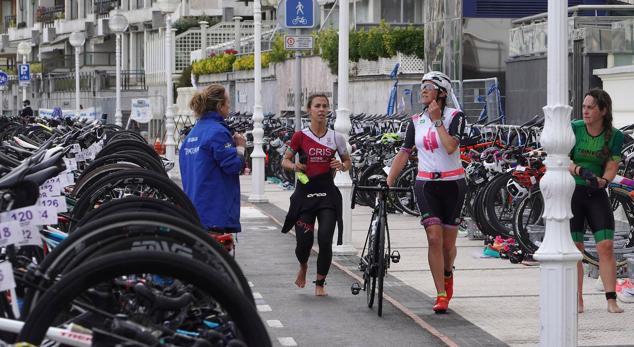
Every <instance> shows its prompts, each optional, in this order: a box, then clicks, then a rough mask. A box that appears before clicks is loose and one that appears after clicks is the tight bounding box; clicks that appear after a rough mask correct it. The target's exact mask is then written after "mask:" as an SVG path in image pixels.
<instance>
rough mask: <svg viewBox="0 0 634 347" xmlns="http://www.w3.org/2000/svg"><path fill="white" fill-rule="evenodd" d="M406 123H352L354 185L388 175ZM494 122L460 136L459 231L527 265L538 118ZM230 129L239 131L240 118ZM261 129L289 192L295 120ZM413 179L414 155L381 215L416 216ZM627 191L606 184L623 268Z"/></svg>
mask: <svg viewBox="0 0 634 347" xmlns="http://www.w3.org/2000/svg"><path fill="white" fill-rule="evenodd" d="M242 116H243V117H244V115H242ZM247 118H248V117H247ZM333 118H334V117H331V121H332V122H334V119H333ZM236 119H238V118H236ZM408 120H409V117H407V116H405V115H402V116H393V115H392V116H388V115H367V114H356V115H352V116H351V123H352V128H351V131H350V134H349V136H350V140H349V142H350V145H351V157H352V162H353V167H352V170H351V171H350V174H351V177H352V180H353V182H355V183H356V184H357V185H359V186H366V187H367V186H371V185H372V180H374V181H376V178H377V176H382V177H386V176H387V173H388V172H389V167H390V165H391V162H392V160H393V158H394V156H395V155H396V153H398V151H399V149H400V147H401V145H402V141H403V137H404V132H405V126H406V124H407V121H408ZM499 121H500V120H499V119H495V120H491V121H489V122H486V123H485V120H483V121H481V122H479V123H475V124H471V125H469V126H468V127H467V129H466V132H467V134H466V137H465V138H463V141H462V145H461V148H460V150H461V159H462V162H463V166H464V167H465V170H466V173H467V183H468V191H467V198H466V203H465V206H464V209H463V213H462V216H463V221H464V222H463V224H462V229H463V230H466V231H467V233H468V234H469V236H470V237H471V238H473V239H483V240H485V242H486V243H492V242H493V240H494V239H495V238H496V237H498V238H500V237H501V238H502V239H509V238H512V239H513V240H514V241H512V242H513V243H514V245H515V247H514V250H515V251H516V252H514V257H513V258H512V260H513V261H514V262H521V261H522V260H523V259H524V258H529V259H530V257H531V255H532V254H533V253H534V252H535V251H536V250H537V249H538V248H539V246H540V244H541V241H542V239H543V237H544V230H545V227H544V221H543V219H542V218H541V216H542V214H543V208H544V203H543V197H542V195H541V192H540V190H539V181H540V179H541V177H542V176H543V175H544V174H545V172H546V166H545V165H544V160H545V158H546V154H545V153H544V152H543V151H542V150H541V147H540V144H539V136H540V134H541V129H542V127H543V117H540V116H535V117H534V118H533V119H531V120H529V121H527V122H526V123H524V124H521V125H501V124H498V122H499ZM236 124H244V119H240V122H236ZM247 124H248V123H247ZM303 125H305V124H303ZM331 125H332V124H331ZM247 127H248V126H247ZM633 129H634V127H633V126H630V127H625V128H623V129H621V130H622V131H624V132H625V134H626V143H625V146H624V148H623V157H622V158H623V159H622V161H621V164H620V169H619V175H620V176H622V177H632V176H634V172H633V166H634V162H632V160H631V159H632V155H631V153H632V152H633V151H634V150H633V148H634V147H633V146H634V145H632V142H634V140H633V139H632V137H630V136H629V133H631V132H632V130H633ZM264 130H265V141H264V142H265V144H264V147H265V152H266V153H267V159H268V160H267V171H266V173H267V177H271V176H274V177H276V178H278V179H279V180H280V181H282V182H286V183H285V184H286V185H292V184H293V182H294V176H293V173H292V172H286V171H284V170H283V169H282V168H281V166H280V162H281V158H282V156H283V154H284V153H285V151H286V148H287V146H288V143H289V141H290V139H291V137H292V135H293V132H294V123H293V118H292V117H275V116H273V115H269V116H268V117H266V118H265V121H264ZM416 173H417V158H416V153H415V152H414V153H413V155H412V156H411V157H410V160H409V162H408V165H407V166H406V168H405V169H404V170H403V171H402V172H401V174H400V176H399V177H398V178H397V180H396V183H395V186H396V187H398V188H408V187H409V188H411V189H409V190H407V189H399V190H398V191H394V192H393V193H392V194H390V195H389V196H386V198H385V200H386V201H385V209H386V210H387V211H388V212H398V213H406V214H410V215H413V216H417V215H418V210H417V205H416V201H415V195H414V192H413V185H414V182H415V178H416ZM633 188H634V187H631V186H629V185H626V184H622V183H621V184H611V185H610V187H609V189H608V191H609V196H610V201H611V203H612V208H613V210H614V211H615V216H616V220H617V222H616V235H615V253H616V254H617V265H618V266H619V267H621V266H623V265H625V264H626V261H625V255H626V254H628V253H634V233H632V232H631V230H632V228H631V226H632V225H634V202H633V201H632V193H631V191H632V189H633ZM375 197H376V192H374V191H371V190H362V189H360V190H357V191H356V192H355V201H356V204H358V205H365V206H372V207H373V206H375V203H376V201H375ZM584 242H585V248H586V251H585V252H584V259H585V261H587V262H588V263H590V264H594V265H598V256H597V253H596V245H595V243H594V239H593V237H592V234H591V233H590V232H587V233H586V238H585V241H584ZM506 255H507V256H508V254H506Z"/></svg>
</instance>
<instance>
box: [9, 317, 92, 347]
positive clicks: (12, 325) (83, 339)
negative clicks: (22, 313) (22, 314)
mask: <svg viewBox="0 0 634 347" xmlns="http://www.w3.org/2000/svg"><path fill="white" fill-rule="evenodd" d="M23 326H24V322H22V321H19V320H13V319H7V318H0V331H5V332H10V333H15V334H19V333H20V330H22V327H23ZM46 337H47V338H48V339H50V340H53V341H55V342H59V343H62V344H65V345H69V346H75V347H90V346H91V345H92V335H87V334H82V333H77V332H74V331H71V330H66V329H60V328H48V331H47V332H46Z"/></svg>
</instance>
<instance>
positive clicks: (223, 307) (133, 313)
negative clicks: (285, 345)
mask: <svg viewBox="0 0 634 347" xmlns="http://www.w3.org/2000/svg"><path fill="white" fill-rule="evenodd" d="M0 141H2V146H0V194H1V195H0V196H1V199H0V247H1V251H0V291H2V293H3V295H1V296H0V312H1V313H0V314H2V318H0V340H2V341H4V342H5V343H15V342H21V343H23V345H29V344H30V345H38V346H39V345H54V344H62V345H70V346H114V345H122V346H247V345H248V346H270V345H271V342H270V339H269V336H268V334H267V331H266V328H265V326H264V325H263V323H262V321H261V320H260V318H259V315H258V313H257V310H256V306H255V303H254V299H253V296H252V292H251V289H250V287H249V283H248V281H247V280H246V278H245V276H244V274H243V273H242V271H241V269H240V268H239V266H238V264H237V263H236V262H235V260H234V259H233V257H232V256H231V255H230V253H229V252H228V251H227V248H228V247H227V245H226V244H225V245H223V244H220V243H219V242H218V241H217V237H214V236H213V235H210V234H209V233H208V231H207V230H205V229H204V228H203V227H202V226H201V225H200V222H199V218H198V215H197V214H196V211H195V209H194V207H193V206H192V204H191V202H190V201H189V199H188V198H187V196H186V195H185V194H184V192H183V191H182V190H181V189H180V188H179V187H178V186H177V185H176V184H175V183H174V182H173V181H172V180H170V179H169V177H168V175H167V172H168V171H169V170H170V169H171V168H172V167H173V164H174V163H172V162H169V161H167V160H165V159H163V158H161V157H160V156H158V155H157V154H156V152H155V151H154V150H153V149H152V147H150V146H149V145H148V144H147V142H146V141H145V140H144V139H143V138H142V137H140V136H139V135H138V134H136V133H134V132H131V131H126V130H123V129H121V128H119V127H116V126H112V125H104V124H100V123H98V122H90V123H88V122H85V121H79V120H70V119H65V120H54V121H53V120H38V121H37V122H36V123H32V124H22V123H20V122H19V121H18V120H15V119H11V118H0Z"/></svg>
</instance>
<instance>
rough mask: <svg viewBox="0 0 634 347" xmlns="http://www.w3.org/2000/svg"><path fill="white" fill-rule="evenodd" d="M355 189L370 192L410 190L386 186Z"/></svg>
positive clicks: (409, 189)
mask: <svg viewBox="0 0 634 347" xmlns="http://www.w3.org/2000/svg"><path fill="white" fill-rule="evenodd" d="M355 187H356V189H360V190H365V191H371V192H409V191H411V190H412V188H403V187H398V188H395V187H388V186H384V187H382V186H355Z"/></svg>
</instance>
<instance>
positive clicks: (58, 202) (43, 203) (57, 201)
mask: <svg viewBox="0 0 634 347" xmlns="http://www.w3.org/2000/svg"><path fill="white" fill-rule="evenodd" d="M37 205H38V206H40V208H42V207H44V208H47V207H50V208H55V210H56V211H57V213H61V212H66V211H68V205H67V204H66V197H64V196H55V197H52V198H39V199H37Z"/></svg>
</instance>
